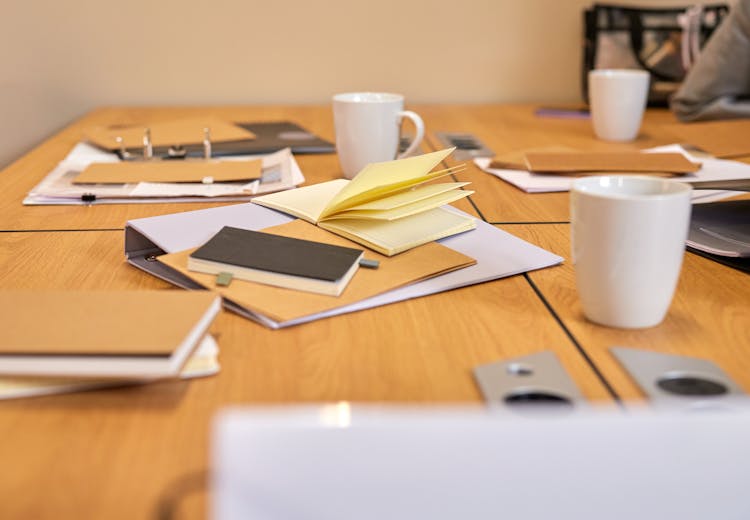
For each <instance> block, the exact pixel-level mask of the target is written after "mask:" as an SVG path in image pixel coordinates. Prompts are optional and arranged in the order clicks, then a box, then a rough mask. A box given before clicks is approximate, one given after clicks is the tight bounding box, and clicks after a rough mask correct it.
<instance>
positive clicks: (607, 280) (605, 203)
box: [570, 175, 692, 329]
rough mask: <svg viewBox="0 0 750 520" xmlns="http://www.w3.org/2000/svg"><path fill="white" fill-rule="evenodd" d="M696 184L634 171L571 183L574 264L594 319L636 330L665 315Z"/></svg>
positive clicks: (585, 304)
mask: <svg viewBox="0 0 750 520" xmlns="http://www.w3.org/2000/svg"><path fill="white" fill-rule="evenodd" d="M691 191H692V188H691V187H690V186H689V185H687V184H683V183H679V182H674V181H669V180H665V179H659V178H656V177H642V176H630V175H628V176H624V175H622V176H604V177H588V178H583V179H578V180H576V181H574V182H573V185H572V188H571V191H570V212H571V241H572V247H573V250H572V254H573V265H574V266H575V273H576V285H577V287H578V294H579V297H580V299H581V305H582V307H583V312H584V314H585V315H586V317H587V318H588V319H589V320H591V321H593V322H595V323H599V324H601V325H607V326H610V327H620V328H626V329H634V328H646V327H652V326H654V325H657V324H659V323H660V322H661V321H662V320H663V319H664V316H665V315H666V313H667V310H668V309H669V305H670V303H671V302H672V297H673V295H674V290H675V287H676V286H677V279H678V278H679V274H680V269H681V266H682V258H683V256H684V254H685V240H686V239H687V233H688V226H689V224H690V210H691V207H692V206H691V201H690V194H691Z"/></svg>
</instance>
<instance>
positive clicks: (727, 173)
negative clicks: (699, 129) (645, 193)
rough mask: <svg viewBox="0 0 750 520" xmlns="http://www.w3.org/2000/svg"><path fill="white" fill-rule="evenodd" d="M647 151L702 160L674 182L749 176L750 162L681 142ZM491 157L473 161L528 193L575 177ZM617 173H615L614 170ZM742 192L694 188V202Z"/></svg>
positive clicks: (563, 185) (564, 185)
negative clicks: (698, 151)
mask: <svg viewBox="0 0 750 520" xmlns="http://www.w3.org/2000/svg"><path fill="white" fill-rule="evenodd" d="M644 152H661V153H666V152H676V153H681V154H683V155H685V156H686V157H687V158H688V159H690V160H691V161H694V162H699V163H701V164H702V168H701V169H700V170H698V171H697V172H695V173H689V174H686V175H680V176H679V177H671V178H668V179H667V180H672V181H675V182H694V181H725V180H734V179H750V164H745V163H741V162H737V161H728V160H724V159H713V158H706V157H696V156H694V155H691V154H690V153H689V152H688V151H687V150H685V149H684V148H682V147H681V146H680V145H677V144H673V145H667V146H659V147H656V148H650V149H648V150H644ZM491 162H492V159H490V158H487V157H479V158H476V159H474V163H475V164H476V165H477V166H478V167H479V168H480V169H481V170H483V171H485V172H487V173H489V174H491V175H494V176H495V177H499V178H500V179H503V180H504V181H506V182H508V183H510V184H512V185H514V186H516V187H517V188H519V189H521V190H523V191H525V192H527V193H548V192H556V191H570V186H571V184H572V183H573V181H574V180H575V179H576V178H575V177H568V176H565V175H545V174H541V173H531V172H528V171H525V170H505V169H497V168H490V167H489V165H490V163H491ZM612 175H616V173H612ZM739 193H741V192H736V191H726V190H695V191H694V192H693V201H694V202H711V201H714V200H720V199H724V198H727V197H732V196H734V195H738V194H739Z"/></svg>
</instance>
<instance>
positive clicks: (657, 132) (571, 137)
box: [417, 104, 750, 224]
mask: <svg viewBox="0 0 750 520" xmlns="http://www.w3.org/2000/svg"><path fill="white" fill-rule="evenodd" d="M539 106H540V105H538V104H528V105H439V106H434V105H433V106H424V107H418V108H417V110H418V111H419V112H420V113H421V114H423V115H424V117H425V120H426V121H429V124H428V125H427V127H428V129H429V131H430V142H431V144H432V146H433V147H438V146H440V145H439V142H438V140H437V138H436V137H435V132H458V133H462V132H467V133H472V134H474V135H475V136H476V137H477V138H479V140H480V141H482V142H483V143H484V144H485V145H486V146H488V147H489V148H490V149H491V150H492V151H494V152H495V153H496V154H502V153H505V152H509V151H513V150H521V149H525V148H540V147H545V146H567V147H570V148H573V149H577V150H599V151H625V150H640V149H644V148H651V147H654V146H661V145H666V144H673V143H675V142H679V140H678V139H677V138H676V137H674V136H670V135H669V133H668V132H667V130H666V129H665V128H664V126H665V125H668V124H673V123H676V122H677V121H676V119H675V118H674V116H673V115H672V114H671V112H669V111H668V110H666V109H649V110H648V111H647V112H646V114H645V116H644V120H643V126H642V129H641V132H640V134H639V135H638V138H637V139H635V140H634V141H632V142H628V143H608V142H604V141H600V140H598V139H596V137H595V136H594V133H593V130H592V127H591V122H590V121H589V120H587V119H563V118H555V117H539V116H537V115H535V111H536V110H537V109H538V108H539ZM741 160H744V161H745V162H750V158H742V159H741ZM456 177H457V178H458V179H459V180H461V181H469V182H471V183H472V184H471V185H470V186H469V188H471V189H473V190H476V193H475V194H474V195H472V201H473V202H474V204H475V206H476V209H477V210H478V212H479V214H480V215H481V216H482V218H483V219H484V220H486V221H487V222H492V223H497V224H501V223H522V222H526V223H536V222H547V223H549V222H568V221H569V220H570V211H569V209H568V193H567V192H559V193H534V194H526V193H524V192H523V191H522V190H520V189H518V188H516V187H515V186H512V185H511V184H508V183H506V182H504V181H502V180H500V179H498V178H497V177H495V176H493V175H490V174H488V173H485V172H483V171H482V170H480V169H479V168H478V167H477V166H475V165H474V164H473V163H470V164H469V167H468V169H467V171H466V172H464V173H461V174H459V175H457V176H456Z"/></svg>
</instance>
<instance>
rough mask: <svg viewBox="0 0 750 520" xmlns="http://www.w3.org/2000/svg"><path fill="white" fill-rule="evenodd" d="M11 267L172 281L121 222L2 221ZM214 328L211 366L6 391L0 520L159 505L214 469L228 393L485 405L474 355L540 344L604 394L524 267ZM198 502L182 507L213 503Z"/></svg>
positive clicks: (49, 282) (4, 261) (57, 275)
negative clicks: (213, 434)
mask: <svg viewBox="0 0 750 520" xmlns="http://www.w3.org/2000/svg"><path fill="white" fill-rule="evenodd" d="M555 269H557V268H555ZM0 273H2V274H0V287H4V288H62V289H64V288H70V289H72V288H81V289H99V288H109V289H115V288H118V289H149V288H152V289H153V288H156V289H158V288H163V289H165V290H166V289H167V284H166V283H164V282H161V281H160V280H157V279H156V278H153V277H151V276H148V275H146V274H144V273H142V272H140V271H138V270H137V269H135V268H133V267H131V266H129V265H127V264H125V263H124V260H123V256H122V233H121V232H120V231H83V232H13V233H4V234H2V236H1V237H0ZM170 290H171V289H170ZM175 290H176V289H175ZM212 332H213V333H214V334H215V335H216V337H217V340H218V343H219V345H220V348H221V355H220V362H221V365H222V369H221V372H220V373H219V374H218V375H216V376H212V377H208V378H205V379H199V380H193V381H191V382H164V383H158V384H150V385H145V386H139V387H130V388H120V389H112V390H99V391H92V392H85V393H79V394H69V395H57V396H50V397H40V398H34V399H25V400H17V401H6V402H0V436H2V438H3V439H4V440H5V442H3V443H2V444H0V458H1V459H2V460H3V461H4V463H5V465H6V468H12V471H4V472H2V474H0V496H4V497H6V498H5V499H4V501H3V504H2V505H0V511H2V513H3V514H2V516H3V518H47V517H49V518H67V517H91V518H146V517H148V516H150V515H153V514H154V508H155V507H156V504H157V503H159V501H160V500H163V497H164V494H165V493H168V491H169V489H171V487H172V486H179V485H180V482H181V481H182V480H181V479H188V480H189V479H190V478H197V479H198V481H199V483H200V482H203V477H202V475H203V473H202V472H203V471H204V470H205V469H206V468H207V467H208V445H209V438H210V437H209V434H210V424H211V420H212V418H213V417H214V415H215V414H216V412H217V411H219V410H220V409H221V408H222V407H225V406H228V405H239V404H272V403H299V402H331V401H340V400H347V401H354V402H371V401H377V402H443V403H444V402H468V403H477V404H478V403H479V402H480V396H479V393H478V390H477V388H476V386H475V384H474V382H473V379H472V376H471V370H472V368H473V367H474V366H476V365H478V364H482V363H488V362H492V361H497V360H501V359H508V358H512V357H516V356H522V355H528V354H530V353H533V352H536V351H540V350H552V351H553V352H555V353H557V355H558V357H559V358H560V359H561V361H562V363H563V364H564V366H565V368H566V369H567V370H568V372H569V373H570V374H571V377H573V378H574V379H575V380H576V381H577V382H579V386H580V388H581V391H582V392H583V394H584V395H585V396H586V397H587V398H590V399H594V400H602V401H606V400H608V399H609V393H608V391H607V390H606V388H605V387H604V385H603V384H602V382H601V381H600V380H599V379H598V378H597V377H596V376H595V374H594V373H593V371H592V369H591V367H590V366H589V365H588V364H587V363H586V362H585V360H584V359H583V357H582V356H581V355H580V354H579V353H578V352H577V351H576V349H575V346H574V345H573V344H572V343H571V341H570V340H569V339H568V337H567V336H566V335H565V333H564V331H563V330H562V329H561V328H560V327H559V325H558V324H557V323H556V321H555V320H554V318H553V317H552V316H551V315H550V314H549V312H548V311H547V309H546V307H545V306H544V304H543V302H542V301H541V300H540V299H539V298H538V297H537V295H536V294H535V293H534V291H533V289H532V287H531V286H530V285H529V284H528V283H527V281H526V279H525V278H524V277H523V276H515V277H511V278H506V279H503V280H497V281H495V282H490V283H485V284H481V285H477V286H473V287H467V288H464V289H459V290H456V291H451V292H447V293H441V294H437V295H433V296H429V297H426V298H419V299H415V300H411V301H407V302H402V303H398V304H394V305H389V306H385V307H380V308H377V309H372V310H368V311H364V312H359V313H354V314H350V315H347V316H339V317H335V318H331V319H326V320H321V321H317V322H314V323H310V324H306V325H303V326H300V327H296V328H292V329H286V330H280V331H271V330H268V329H265V328H263V327H261V326H259V325H257V324H255V323H253V322H250V321H248V320H245V319H242V318H240V317H238V316H236V315H233V314H230V313H228V312H222V314H221V315H220V316H219V318H218V319H217V320H216V322H215V323H214V326H213V327H212ZM11 497H12V498H11ZM194 502H195V503H194V504H192V502H191V504H192V505H190V506H189V507H187V512H186V515H187V517H199V516H200V512H202V511H204V510H205V509H204V508H205V497H203V498H195V499H194Z"/></svg>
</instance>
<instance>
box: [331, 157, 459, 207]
mask: <svg viewBox="0 0 750 520" xmlns="http://www.w3.org/2000/svg"><path fill="white" fill-rule="evenodd" d="M454 171H455V170H452V169H448V170H440V171H436V172H432V173H428V174H427V175H423V176H421V177H416V178H414V179H409V180H407V181H404V182H402V183H399V184H391V185H390V186H380V187H378V188H375V189H374V190H370V191H366V192H364V193H360V194H359V195H355V196H353V197H351V198H349V199H348V200H346V201H344V202H343V203H341V204H339V205H337V206H336V207H331V206H330V205H329V207H328V208H327V209H326V210H325V211H324V212H323V213H322V214H321V218H325V217H327V216H328V215H333V214H335V213H338V212H340V211H345V210H349V209H352V208H354V207H357V206H359V205H361V204H367V203H368V202H373V201H376V200H380V199H382V198H385V197H390V196H391V195H395V194H398V193H402V192H405V191H407V190H410V189H412V188H415V187H417V186H419V185H421V184H425V183H427V182H430V181H434V180H435V179H439V178H440V177H445V176H447V175H450V174H451V173H453V172H454Z"/></svg>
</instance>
